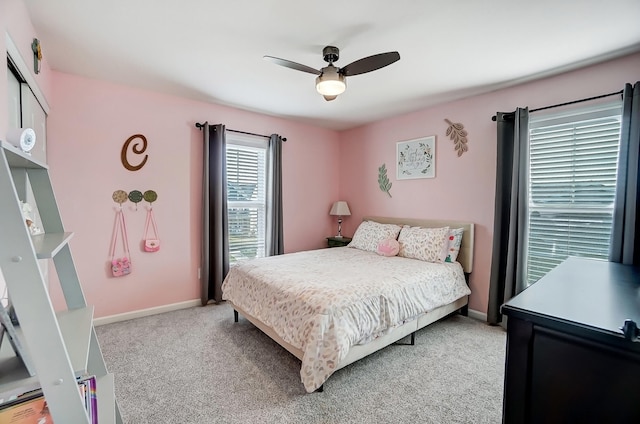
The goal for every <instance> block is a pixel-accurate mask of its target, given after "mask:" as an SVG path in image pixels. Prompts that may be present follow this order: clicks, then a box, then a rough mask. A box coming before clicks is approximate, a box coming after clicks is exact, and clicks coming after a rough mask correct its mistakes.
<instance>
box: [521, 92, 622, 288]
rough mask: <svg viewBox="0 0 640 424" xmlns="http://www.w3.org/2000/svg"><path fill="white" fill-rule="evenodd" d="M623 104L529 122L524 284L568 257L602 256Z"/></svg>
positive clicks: (609, 221) (610, 218)
mask: <svg viewBox="0 0 640 424" xmlns="http://www.w3.org/2000/svg"><path fill="white" fill-rule="evenodd" d="M621 113H622V105H621V103H620V102H618V103H616V104H608V105H602V106H600V107H597V108H590V109H582V110H580V111H573V112H570V113H563V114H556V115H553V116H539V117H538V116H535V117H534V116H533V115H532V116H531V119H530V123H529V165H530V166H529V187H528V188H529V202H528V211H527V216H528V222H527V227H528V228H527V235H528V237H527V243H526V244H527V258H526V273H527V275H526V282H527V285H529V284H532V283H535V282H536V281H537V280H538V279H540V278H541V277H542V276H543V275H545V274H546V273H547V272H548V271H550V270H551V269H552V268H555V267H556V266H557V265H558V264H560V263H561V262H562V261H563V260H565V259H566V258H567V257H569V256H582V257H588V258H599V259H607V258H608V254H609V244H610V239H611V228H612V221H613V203H614V198H615V188H616V173H617V160H618V147H619V145H620V121H621Z"/></svg>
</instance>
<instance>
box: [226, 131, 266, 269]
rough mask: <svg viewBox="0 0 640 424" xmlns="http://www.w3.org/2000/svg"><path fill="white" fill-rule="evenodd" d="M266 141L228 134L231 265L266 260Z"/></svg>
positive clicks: (228, 203)
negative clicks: (262, 258) (257, 259)
mask: <svg viewBox="0 0 640 424" xmlns="http://www.w3.org/2000/svg"><path fill="white" fill-rule="evenodd" d="M266 148H267V145H266V141H265V140H263V139H261V138H259V137H255V138H254V137H246V136H238V135H236V134H230V133H227V212H228V218H229V219H228V222H229V227H228V229H229V263H230V264H233V263H234V262H237V261H240V260H243V259H251V258H259V257H264V256H265V239H266V237H265V234H266Z"/></svg>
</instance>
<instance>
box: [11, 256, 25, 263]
mask: <svg viewBox="0 0 640 424" xmlns="http://www.w3.org/2000/svg"><path fill="white" fill-rule="evenodd" d="M11 260H12V261H13V262H22V256H14V257H13V258H11Z"/></svg>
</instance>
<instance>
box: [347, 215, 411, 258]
mask: <svg viewBox="0 0 640 424" xmlns="http://www.w3.org/2000/svg"><path fill="white" fill-rule="evenodd" d="M400 228H401V227H400V226H399V225H395V224H381V223H379V222H375V221H362V222H361V223H360V225H359V226H358V229H357V230H356V232H355V234H354V235H353V239H352V240H351V243H349V245H348V247H353V248H356V249H360V250H366V251H367V252H375V251H377V250H378V243H380V242H381V241H382V240H385V239H388V238H392V239H397V238H398V233H399V232H400Z"/></svg>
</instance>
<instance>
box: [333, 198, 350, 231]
mask: <svg viewBox="0 0 640 424" xmlns="http://www.w3.org/2000/svg"><path fill="white" fill-rule="evenodd" d="M329 215H335V216H337V217H338V235H337V236H336V238H342V217H343V216H349V215H351V211H350V210H349V205H347V202H345V201H344V200H338V201H337V202H335V203H334V204H333V206H331V211H329Z"/></svg>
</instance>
